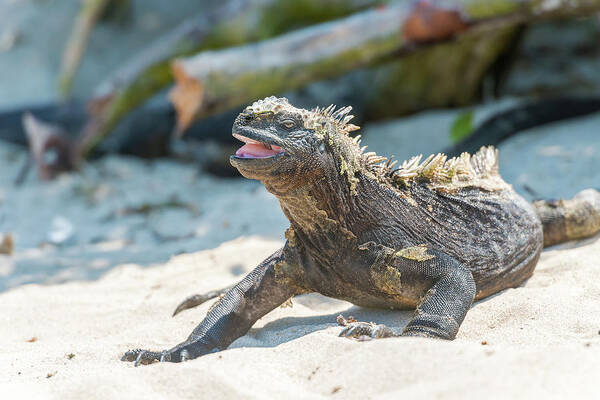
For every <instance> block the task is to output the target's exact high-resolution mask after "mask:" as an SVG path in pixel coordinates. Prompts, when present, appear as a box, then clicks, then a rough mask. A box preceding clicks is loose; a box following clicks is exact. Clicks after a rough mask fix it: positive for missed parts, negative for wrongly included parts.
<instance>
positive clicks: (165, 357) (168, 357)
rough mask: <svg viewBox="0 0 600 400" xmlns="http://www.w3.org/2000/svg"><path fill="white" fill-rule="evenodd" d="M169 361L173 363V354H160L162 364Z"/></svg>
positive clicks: (165, 352)
mask: <svg viewBox="0 0 600 400" xmlns="http://www.w3.org/2000/svg"><path fill="white" fill-rule="evenodd" d="M167 361H171V353H169V352H167V351H166V350H165V351H163V352H162V353H161V354H160V362H167Z"/></svg>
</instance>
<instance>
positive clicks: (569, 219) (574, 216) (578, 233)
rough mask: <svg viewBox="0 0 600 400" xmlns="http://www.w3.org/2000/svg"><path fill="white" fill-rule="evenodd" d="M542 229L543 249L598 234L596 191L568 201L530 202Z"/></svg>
mask: <svg viewBox="0 0 600 400" xmlns="http://www.w3.org/2000/svg"><path fill="white" fill-rule="evenodd" d="M533 205H534V207H535V209H536V212H537V215H538V216H539V217H540V219H541V220H542V225H543V227H544V247H548V246H552V245H554V244H558V243H562V242H566V241H569V240H575V239H581V238H585V237H588V236H592V235H594V234H595V233H597V232H600V192H598V191H597V190H594V189H586V190H583V191H581V192H579V193H577V194H576V195H575V196H574V197H573V198H572V199H570V200H538V201H535V202H534V203H533Z"/></svg>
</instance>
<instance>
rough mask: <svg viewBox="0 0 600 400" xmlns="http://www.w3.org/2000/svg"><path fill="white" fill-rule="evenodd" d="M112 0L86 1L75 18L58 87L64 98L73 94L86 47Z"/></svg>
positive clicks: (63, 56)
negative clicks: (74, 81) (76, 75)
mask: <svg viewBox="0 0 600 400" xmlns="http://www.w3.org/2000/svg"><path fill="white" fill-rule="evenodd" d="M111 1H112V0H85V1H84V2H83V3H82V4H81V9H80V10H79V14H77V17H76V18H75V23H74V25H73V30H72V31H71V34H70V36H69V39H68V41H67V44H66V46H65V49H64V51H63V55H62V62H61V66H60V72H59V78H58V86H59V90H60V92H61V93H62V94H63V96H66V95H68V94H69V93H70V92H71V87H72V86H73V79H74V78H75V74H76V73H77V69H78V67H79V64H80V62H81V58H82V57H83V53H84V51H85V46H86V44H87V41H88V38H89V36H90V33H91V32H92V29H93V28H94V25H95V24H96V21H98V19H99V18H100V17H101V16H102V13H103V12H104V10H105V9H106V7H107V6H108V4H109V3H110V2H111Z"/></svg>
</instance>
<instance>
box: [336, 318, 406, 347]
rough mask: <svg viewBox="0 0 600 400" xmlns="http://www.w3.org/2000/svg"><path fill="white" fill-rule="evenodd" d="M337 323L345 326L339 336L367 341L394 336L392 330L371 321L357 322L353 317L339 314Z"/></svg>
mask: <svg viewBox="0 0 600 400" xmlns="http://www.w3.org/2000/svg"><path fill="white" fill-rule="evenodd" d="M338 324H340V325H342V326H345V328H344V329H342V331H341V332H340V334H339V336H340V337H342V336H343V337H347V338H355V339H358V340H360V341H367V340H371V339H379V338H385V337H391V336H394V332H392V330H391V329H390V328H388V327H387V326H385V325H377V324H374V323H372V322H357V321H356V320H355V319H353V318H349V319H348V320H346V319H345V318H344V317H342V316H341V315H340V316H339V317H338Z"/></svg>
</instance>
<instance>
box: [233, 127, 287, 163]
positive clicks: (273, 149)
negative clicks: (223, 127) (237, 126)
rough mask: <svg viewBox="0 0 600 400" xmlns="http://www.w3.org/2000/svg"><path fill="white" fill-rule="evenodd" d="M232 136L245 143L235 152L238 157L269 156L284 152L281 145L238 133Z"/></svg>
mask: <svg viewBox="0 0 600 400" xmlns="http://www.w3.org/2000/svg"><path fill="white" fill-rule="evenodd" d="M233 136H234V137H235V138H236V139H239V140H241V141H242V142H244V143H245V144H244V145H243V146H242V147H240V148H239V149H238V150H237V151H236V152H235V156H236V157H238V158H270V157H274V156H276V155H278V154H281V153H284V152H285V150H283V148H282V147H279V146H276V145H274V144H269V143H264V142H260V141H258V140H254V139H250V138H249V137H246V136H242V135H240V134H238V133H234V134H233Z"/></svg>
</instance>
